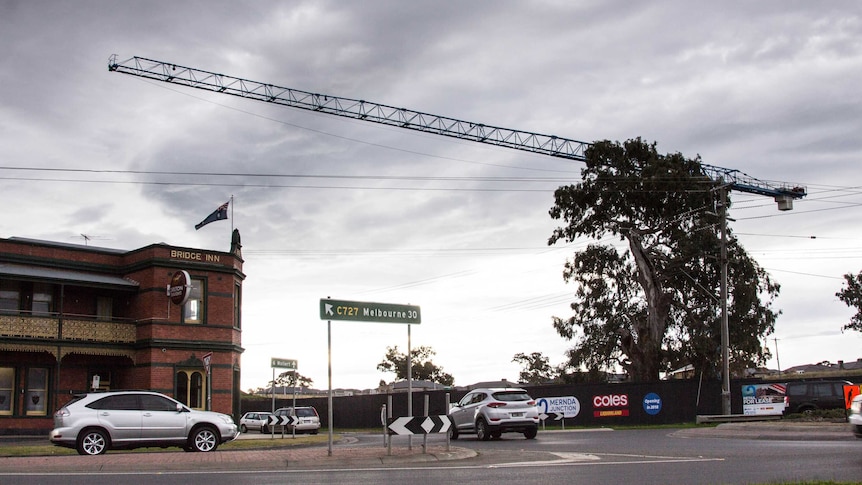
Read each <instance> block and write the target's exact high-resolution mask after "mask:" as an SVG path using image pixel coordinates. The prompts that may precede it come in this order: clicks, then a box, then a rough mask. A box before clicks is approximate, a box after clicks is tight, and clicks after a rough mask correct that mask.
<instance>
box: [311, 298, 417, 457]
mask: <svg viewBox="0 0 862 485" xmlns="http://www.w3.org/2000/svg"><path fill="white" fill-rule="evenodd" d="M320 319H321V320H326V338H327V346H328V354H329V356H328V358H329V368H328V372H329V397H328V407H329V414H328V417H329V456H332V321H333V320H347V321H353V322H377V323H406V324H407V414H409V415H411V416H412V415H413V383H412V376H411V370H412V369H411V364H412V363H411V361H410V325H411V324H419V323H422V313H421V312H420V311H419V307H418V306H416V305H398V304H392V303H375V302H369V301H349V300H333V299H331V298H321V299H320ZM411 448H412V442H411Z"/></svg>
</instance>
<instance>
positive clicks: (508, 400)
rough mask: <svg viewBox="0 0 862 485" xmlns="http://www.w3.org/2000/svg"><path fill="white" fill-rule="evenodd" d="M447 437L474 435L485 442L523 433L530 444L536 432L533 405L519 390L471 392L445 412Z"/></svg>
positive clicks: (534, 403)
mask: <svg viewBox="0 0 862 485" xmlns="http://www.w3.org/2000/svg"><path fill="white" fill-rule="evenodd" d="M449 418H450V419H451V420H452V426H450V427H449V437H450V438H452V439H453V440H454V439H458V435H460V434H461V433H476V436H477V437H478V438H479V439H480V440H482V441H487V440H489V439H491V438H499V437H500V436H501V435H502V434H503V433H508V432H514V433H524V437H525V438H527V439H528V440H531V439H533V438H535V437H536V433H537V432H538V430H539V410H538V409H537V408H536V401H535V400H533V398H532V397H530V395H529V394H528V393H527V391H525V390H523V389H514V388H513V389H474V390H472V391H470V392H468V393H467V395H465V396H464V397H463V398H461V400H460V401H458V404H456V405H454V406H453V407H452V409H450V410H449Z"/></svg>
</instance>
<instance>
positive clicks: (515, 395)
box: [494, 391, 532, 401]
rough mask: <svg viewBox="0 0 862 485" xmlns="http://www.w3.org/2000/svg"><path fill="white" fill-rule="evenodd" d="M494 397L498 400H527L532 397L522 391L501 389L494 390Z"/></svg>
mask: <svg viewBox="0 0 862 485" xmlns="http://www.w3.org/2000/svg"><path fill="white" fill-rule="evenodd" d="M494 399H496V400H498V401H529V400H530V399H532V398H531V397H530V395H529V394H527V393H526V392H523V391H503V392H495V393H494Z"/></svg>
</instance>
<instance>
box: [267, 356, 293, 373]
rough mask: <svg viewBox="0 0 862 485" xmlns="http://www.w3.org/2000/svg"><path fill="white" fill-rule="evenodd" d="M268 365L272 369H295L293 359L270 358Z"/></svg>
mask: <svg viewBox="0 0 862 485" xmlns="http://www.w3.org/2000/svg"><path fill="white" fill-rule="evenodd" d="M270 367H272V368H273V369H290V370H296V361H295V360H294V359H276V358H275V357H273V358H272V359H271V364H270Z"/></svg>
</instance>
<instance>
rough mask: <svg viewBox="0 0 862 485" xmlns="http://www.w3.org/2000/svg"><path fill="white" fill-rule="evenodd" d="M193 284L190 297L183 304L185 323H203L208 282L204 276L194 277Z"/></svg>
mask: <svg viewBox="0 0 862 485" xmlns="http://www.w3.org/2000/svg"><path fill="white" fill-rule="evenodd" d="M191 286H192V289H191V293H190V294H189V299H188V301H186V304H185V305H183V323H203V321H204V308H205V302H204V295H205V294H206V291H205V290H206V288H205V287H206V282H205V281H204V280H203V279H202V278H192V281H191Z"/></svg>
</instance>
